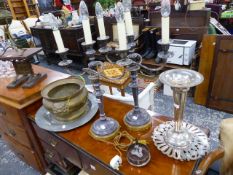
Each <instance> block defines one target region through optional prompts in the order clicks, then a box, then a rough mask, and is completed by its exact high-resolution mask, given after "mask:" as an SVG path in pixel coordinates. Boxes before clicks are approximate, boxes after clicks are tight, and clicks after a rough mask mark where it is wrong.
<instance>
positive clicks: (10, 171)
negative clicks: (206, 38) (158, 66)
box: [0, 60, 233, 175]
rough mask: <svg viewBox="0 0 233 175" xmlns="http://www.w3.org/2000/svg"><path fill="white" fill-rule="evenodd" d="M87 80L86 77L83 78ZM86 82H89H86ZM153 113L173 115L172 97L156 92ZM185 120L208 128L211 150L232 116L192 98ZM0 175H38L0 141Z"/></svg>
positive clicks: (74, 69) (54, 67)
mask: <svg viewBox="0 0 233 175" xmlns="http://www.w3.org/2000/svg"><path fill="white" fill-rule="evenodd" d="M40 65H42V66H45V67H48V68H51V69H54V70H57V71H61V72H66V71H65V70H64V69H62V68H60V67H58V66H56V65H48V64H46V63H45V62H44V61H43V60H41V63H40ZM72 70H73V72H75V73H76V74H80V73H81V72H80V71H78V69H77V67H76V68H73V69H72ZM84 77H85V79H86V80H87V77H86V76H84ZM87 82H89V81H88V80H87ZM155 111H156V112H157V113H161V114H164V115H167V116H172V115H173V101H172V97H169V96H165V95H163V94H162V92H158V93H157V94H156V95H155ZM184 115H185V120H187V121H188V122H190V123H193V124H195V125H197V126H201V127H205V128H209V129H210V131H211V135H210V143H211V149H214V148H216V147H217V146H218V144H219V142H218V134H219V124H220V122H221V120H222V119H224V118H229V117H233V115H232V114H228V113H225V112H220V111H217V110H213V109H209V108H206V107H204V106H200V105H196V104H194V102H193V99H192V98H188V99H187V105H186V109H185V114H184ZM0 175H39V173H38V172H37V171H35V170H34V169H33V168H31V167H30V166H28V165H26V164H25V163H24V162H22V161H20V160H19V159H18V158H17V157H16V156H15V154H14V153H13V152H12V151H11V150H10V149H9V148H8V147H7V145H6V144H5V143H4V141H3V140H1V139H0Z"/></svg>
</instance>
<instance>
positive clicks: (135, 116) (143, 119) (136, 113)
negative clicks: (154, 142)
mask: <svg viewBox="0 0 233 175" xmlns="http://www.w3.org/2000/svg"><path fill="white" fill-rule="evenodd" d="M128 69H129V71H130V73H131V79H132V82H131V83H130V85H129V86H130V87H131V88H132V92H133V98H134V109H133V110H131V111H129V112H128V113H127V114H126V115H125V117H124V123H125V125H126V126H127V128H129V129H130V130H133V131H142V130H146V129H148V128H150V126H151V117H150V115H149V114H148V112H147V111H146V110H145V109H143V108H140V107H139V104H138V84H137V71H138V70H139V69H140V67H139V66H136V65H133V66H130V67H129V68H128Z"/></svg>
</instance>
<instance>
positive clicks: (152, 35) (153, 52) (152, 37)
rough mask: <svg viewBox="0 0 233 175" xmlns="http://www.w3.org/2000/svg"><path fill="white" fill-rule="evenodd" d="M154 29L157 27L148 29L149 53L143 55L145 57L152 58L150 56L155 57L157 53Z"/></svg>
mask: <svg viewBox="0 0 233 175" xmlns="http://www.w3.org/2000/svg"><path fill="white" fill-rule="evenodd" d="M156 31H157V29H156V28H153V29H151V30H150V36H149V39H150V48H151V50H150V53H148V54H147V55H146V56H145V59H152V58H155V57H156V55H157V37H156Z"/></svg>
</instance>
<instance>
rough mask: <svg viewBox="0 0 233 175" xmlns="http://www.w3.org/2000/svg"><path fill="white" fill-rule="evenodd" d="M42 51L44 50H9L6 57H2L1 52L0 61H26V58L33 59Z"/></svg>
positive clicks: (5, 54)
mask: <svg viewBox="0 0 233 175" xmlns="http://www.w3.org/2000/svg"><path fill="white" fill-rule="evenodd" d="M40 51H42V48H41V47H39V48H23V49H19V50H18V51H16V50H13V49H8V50H7V51H6V52H5V53H4V55H1V54H2V52H0V60H2V61H11V60H15V59H25V58H31V57H32V56H33V55H35V54H37V53H39V52H40Z"/></svg>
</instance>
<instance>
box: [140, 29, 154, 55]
mask: <svg viewBox="0 0 233 175" xmlns="http://www.w3.org/2000/svg"><path fill="white" fill-rule="evenodd" d="M142 32H143V38H142V40H143V41H142V43H143V47H142V51H141V52H140V55H141V56H142V58H145V56H146V55H148V54H149V53H150V52H151V48H150V38H149V36H150V30H149V28H145V29H144V30H143V31H142Z"/></svg>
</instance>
